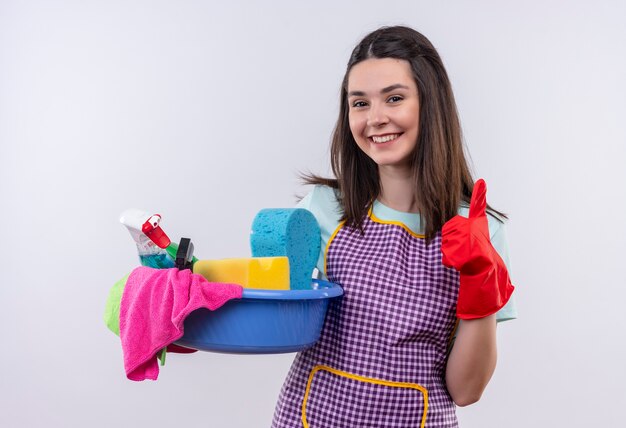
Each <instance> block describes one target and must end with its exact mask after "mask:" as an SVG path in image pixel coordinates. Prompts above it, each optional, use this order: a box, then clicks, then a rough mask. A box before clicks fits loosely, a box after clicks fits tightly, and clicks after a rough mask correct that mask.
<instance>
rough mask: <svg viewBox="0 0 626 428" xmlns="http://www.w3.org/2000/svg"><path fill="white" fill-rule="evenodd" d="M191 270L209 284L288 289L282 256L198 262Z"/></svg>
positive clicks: (287, 262)
mask: <svg viewBox="0 0 626 428" xmlns="http://www.w3.org/2000/svg"><path fill="white" fill-rule="evenodd" d="M193 271H194V273H198V274H200V275H202V276H203V277H205V278H206V279H207V280H208V281H211V282H226V283H231V284H239V285H241V286H242V287H244V288H256V289H264V290H289V259H288V258H287V257H286V256H282V257H252V258H250V257H248V258H239V259H222V260H199V261H197V262H196V263H195V264H194V265H193Z"/></svg>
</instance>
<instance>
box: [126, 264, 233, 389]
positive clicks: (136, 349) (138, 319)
mask: <svg viewBox="0 0 626 428" xmlns="http://www.w3.org/2000/svg"><path fill="white" fill-rule="evenodd" d="M242 292H243V288H242V287H241V286H240V285H237V284H221V283H216V282H209V281H207V280H206V279H205V278H204V277H203V276H201V275H198V274H194V273H192V272H191V271H190V270H188V269H187V270H178V269H176V268H171V269H154V268H149V267H145V266H141V267H138V268H136V269H135V270H133V271H132V273H131V274H130V276H129V277H128V281H127V282H126V287H124V293H123V294H122V301H121V303H120V339H121V340H122V351H123V354H124V369H125V370H126V377H127V378H128V379H130V380H137V381H139V380H145V379H151V380H156V379H157V377H158V375H159V365H158V363H157V353H158V352H159V351H160V350H161V349H163V348H164V347H165V346H167V345H170V344H172V342H174V341H176V340H178V339H180V338H181V337H182V336H183V333H184V331H183V328H184V327H183V322H184V321H185V318H186V317H187V315H189V314H190V313H191V312H193V311H194V310H196V309H199V308H207V309H210V310H215V309H217V308H219V307H220V306H222V305H223V304H224V303H226V302H227V301H228V300H230V299H240V298H241V295H242Z"/></svg>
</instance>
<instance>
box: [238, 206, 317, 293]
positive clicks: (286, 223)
mask: <svg viewBox="0 0 626 428" xmlns="http://www.w3.org/2000/svg"><path fill="white" fill-rule="evenodd" d="M320 245H321V234H320V227H319V225H318V223H317V220H316V219H315V217H314V216H313V214H311V212H310V211H308V210H305V209H302V208H268V209H263V210H261V211H259V212H258V213H257V215H256V217H255V218H254V221H253V222H252V233H251V235H250V247H251V249H252V256H253V257H277V256H286V257H287V258H288V259H289V278H290V281H291V287H290V288H291V289H293V290H307V289H310V288H311V276H312V274H313V269H314V268H315V264H316V262H317V259H318V257H319V252H320Z"/></svg>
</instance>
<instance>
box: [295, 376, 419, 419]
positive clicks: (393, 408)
mask: <svg viewBox="0 0 626 428" xmlns="http://www.w3.org/2000/svg"><path fill="white" fill-rule="evenodd" d="M427 412H428V391H427V390H426V388H424V387H423V386H421V385H418V384H416V383H406V382H393V381H386V380H381V379H375V378H369V377H363V376H359V375H355V374H352V373H348V372H344V371H340V370H336V369H333V368H331V367H328V366H315V367H313V370H311V373H310V375H309V380H308V383H307V387H306V391H305V393H304V399H303V400H302V424H303V426H304V428H328V427H333V428H344V427H345V428H349V427H363V428H365V427H369V428H387V427H408V426H415V427H420V428H423V427H424V425H425V424H426V413H427Z"/></svg>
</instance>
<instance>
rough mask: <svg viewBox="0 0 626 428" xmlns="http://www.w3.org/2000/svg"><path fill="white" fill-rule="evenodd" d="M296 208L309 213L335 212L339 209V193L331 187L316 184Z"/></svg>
mask: <svg viewBox="0 0 626 428" xmlns="http://www.w3.org/2000/svg"><path fill="white" fill-rule="evenodd" d="M297 207H298V208H305V209H308V210H309V211H313V210H315V211H319V210H332V211H336V210H337V209H338V208H340V202H339V193H338V191H337V190H336V189H333V188H332V187H329V186H324V185H321V184H316V185H315V186H313V188H312V189H311V190H310V191H309V193H307V195H306V196H305V197H304V198H302V199H301V200H300V202H298V204H297Z"/></svg>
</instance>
